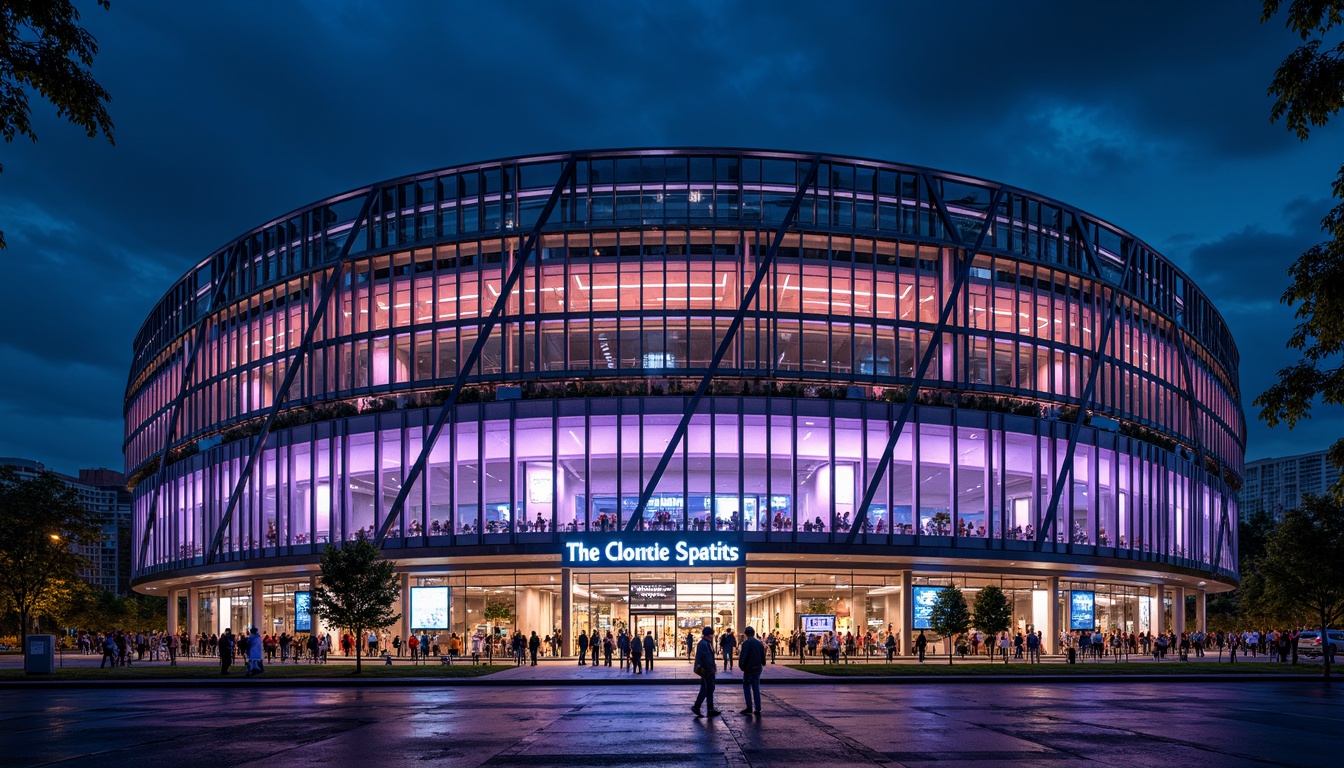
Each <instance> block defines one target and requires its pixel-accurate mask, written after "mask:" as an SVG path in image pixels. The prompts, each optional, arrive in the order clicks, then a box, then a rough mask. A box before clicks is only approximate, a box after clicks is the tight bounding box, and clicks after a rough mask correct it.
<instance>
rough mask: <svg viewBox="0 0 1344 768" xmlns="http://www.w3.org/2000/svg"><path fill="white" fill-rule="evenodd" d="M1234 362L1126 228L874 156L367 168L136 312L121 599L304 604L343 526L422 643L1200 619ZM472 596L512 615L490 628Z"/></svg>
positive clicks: (1213, 567)
mask: <svg viewBox="0 0 1344 768" xmlns="http://www.w3.org/2000/svg"><path fill="white" fill-rule="evenodd" d="M1237 360H1238V356H1237V350H1236V346H1235V344H1234V343H1233V340H1232V337H1231V335H1230V334H1229V332H1228V329H1227V326H1226V324H1225V323H1224V322H1223V319H1222V317H1221V316H1220V315H1219V313H1218V311H1217V310H1216V309H1215V308H1214V306H1213V305H1212V304H1211V303H1210V302H1209V300H1208V299H1207V298H1206V297H1205V295H1204V294H1203V293H1202V292H1201V291H1200V290H1199V289H1198V288H1197V287H1196V285H1195V283H1194V282H1193V281H1192V280H1191V279H1190V278H1189V277H1187V276H1186V275H1185V274H1184V273H1183V272H1182V271H1181V270H1180V269H1178V268H1177V267H1176V266H1174V265H1173V264H1172V263H1171V262H1170V261H1169V260H1168V259H1166V258H1164V257H1163V256H1162V255H1160V254H1159V253H1157V252H1155V251H1154V250H1153V249H1152V248H1150V247H1148V246H1147V245H1145V244H1144V243H1143V241H1141V240H1139V239H1138V238H1136V237H1135V236H1133V235H1131V234H1130V233H1128V232H1126V231H1124V230H1122V229H1120V228H1118V227H1116V226H1114V225H1112V224H1109V223H1107V222H1105V221H1102V220H1100V219H1098V218H1096V217H1094V216H1091V215H1089V214H1087V213H1084V212H1082V211H1079V210H1077V209H1076V208H1074V207H1072V206H1070V205H1068V204H1065V203H1062V202H1059V201H1055V200H1051V199H1049V198H1045V197H1042V196H1040V195H1036V194H1032V193H1030V192H1026V191H1023V190H1020V189H1016V188H1013V187H1010V186H1005V185H1003V184H999V183H995V182H990V181H985V180H982V179H977V178H972V177H967V176H961V175H956V174H951V173H944V172H941V171H935V170H930V169H926V168H919V167H912V166H906V165H899V164H894V163H887V162H879V161H872V160H865V159H858V158H847V157H836V156H830V155H814V154H801V153H788V152H768V151H744V150H728V149H651V150H615V151H593V152H575V153H561V154H554V155H542V156H531V157H518V158H511V159H507V160H502V161H492V162H486V163H479V164H472V165H463V166H458V167H453V168H447V169H442V170H437V171H432V172H427V173H423V174H417V175H413V176H407V177H404V178H400V179H395V180H391V181H387V182H382V183H379V184H375V185H372V186H368V187H364V188H361V189H357V190H353V191H351V192H347V193H345V194H341V195H337V196H335V197H332V198H330V199H327V200H323V201H321V202H318V203H315V204H313V205H310V206H307V207H304V208H302V209H300V210H297V211H294V212H292V213H289V214H286V215H284V216H282V217H279V218H277V219H275V220H273V221H270V222H267V223H265V224H263V225H261V226H259V227H257V228H255V229H253V230H251V231H249V232H247V233H246V234H244V235H242V236H241V237H239V238H237V239H236V240H234V241H232V242H230V243H228V244H226V245H225V246H224V247H222V248H220V249H219V250H218V251H216V252H215V253H213V254H211V255H209V256H208V257H207V258H205V259H204V260H202V261H201V262H200V263H199V264H198V265H197V266H196V267H195V268H193V269H192V270H191V271H190V272H188V273H187V274H186V275H185V276H184V277H182V278H181V279H180V280H179V281H178V282H177V283H175V284H174V285H173V286H172V287H171V288H170V289H169V290H168V292H167V294H166V295H165V296H164V297H163V299H162V300H161V301H160V302H159V303H158V305H157V306H155V307H154V309H153V311H152V312H151V313H150V315H149V317H148V319H147V320H146V321H145V323H144V325H143V327H142V328H141V330H140V332H139V333H138V335H137V337H136V339H135V346H134V362H133V364H132V368H131V372H130V377H129V381H128V384H127V391H126V401H125V414H126V436H125V455H126V471H127V476H128V477H129V479H130V480H129V481H130V483H131V484H132V485H133V486H134V531H135V536H134V543H135V565H134V585H135V588H136V589H137V590H140V591H145V592H148V593H150V594H159V595H169V596H172V597H174V598H176V599H173V600H171V601H170V619H169V620H170V623H172V624H174V625H176V626H181V627H183V628H189V629H190V630H191V631H192V632H199V631H205V632H213V631H218V630H219V629H221V628H222V627H224V626H232V627H235V628H237V627H241V626H247V625H258V626H260V627H262V628H263V629H265V630H266V631H280V630H282V629H283V630H287V631H290V632H293V631H296V630H297V631H300V632H302V631H305V630H306V629H307V628H308V627H310V626H312V625H311V618H310V617H309V615H308V611H307V608H306V606H307V597H308V595H309V593H311V590H312V588H313V585H314V579H315V574H316V571H317V563H318V560H319V558H320V555H321V552H322V550H323V548H324V547H325V546H327V545H328V544H335V545H338V546H339V545H340V544H341V543H342V542H347V541H351V540H353V539H355V538H356V537H360V536H366V537H369V538H370V539H372V540H374V541H376V542H377V544H378V545H379V546H380V547H382V549H383V550H384V552H385V553H386V555H387V556H388V557H389V558H392V559H394V560H395V561H396V563H397V569H398V572H399V573H400V575H401V579H402V582H403V587H404V589H403V601H404V603H405V605H404V606H403V610H402V612H403V614H404V618H403V621H402V624H401V626H400V627H394V628H393V629H392V630H391V631H390V632H389V634H400V635H401V636H402V637H405V636H406V635H407V633H408V631H410V630H412V629H421V628H424V629H430V630H439V631H441V632H457V633H459V634H461V633H470V632H473V631H475V630H477V629H479V628H482V627H485V626H487V625H490V624H502V625H505V626H509V627H512V626H517V627H518V628H519V629H522V630H524V631H525V632H527V631H531V630H537V632H538V633H539V634H550V633H553V632H555V631H557V630H559V631H560V632H561V634H562V635H563V637H564V639H565V641H566V644H569V643H570V641H572V639H573V638H575V637H576V636H577V634H578V632H579V631H580V630H585V631H586V630H589V629H592V628H599V629H605V628H608V627H616V626H623V625H624V626H631V627H634V628H638V629H639V630H640V632H641V633H643V632H644V631H653V632H655V634H656V636H657V637H658V638H659V639H660V640H661V641H663V642H664V643H667V644H669V645H670V647H671V648H672V649H675V647H676V638H677V637H678V636H684V635H685V634H686V631H687V630H688V629H692V628H698V627H700V626H702V625H712V626H716V627H718V626H734V627H737V628H738V629H739V630H740V629H741V628H742V627H743V626H745V625H747V624H750V625H753V626H755V627H756V628H757V630H758V631H766V630H771V629H776V628H778V629H780V630H782V631H784V632H786V633H787V632H788V631H789V630H792V629H797V628H803V627H806V628H808V629H812V630H817V629H820V628H824V627H828V626H832V627H835V628H837V629H839V630H841V631H851V630H852V631H855V632H856V633H859V632H863V631H866V630H869V629H871V630H874V631H877V632H885V631H886V630H887V628H888V627H890V628H892V629H893V630H894V631H895V632H896V634H897V636H898V638H899V639H900V642H901V644H902V646H903V647H908V644H909V641H910V636H911V633H912V632H913V631H916V630H917V629H919V628H920V627H922V626H925V625H927V610H928V605H929V601H930V600H931V597H932V594H933V592H934V591H935V590H936V589H938V588H940V587H941V586H943V585H946V584H955V585H957V586H959V587H963V588H965V589H967V590H971V591H974V590H976V589H979V588H982V587H984V586H986V585H990V584H994V585H999V586H1001V587H1002V588H1003V589H1004V590H1005V591H1006V592H1007V593H1008V595H1009V597H1010V598H1011V601H1012V605H1013V611H1014V617H1015V628H1016V629H1019V630H1037V629H1039V630H1042V631H1043V632H1044V634H1045V637H1046V638H1047V644H1048V645H1053V644H1054V642H1055V638H1056V636H1057V635H1058V632H1059V631H1060V630H1063V629H1067V628H1069V627H1082V626H1088V627H1091V626H1100V627H1102V628H1105V629H1109V628H1122V629H1128V630H1132V631H1146V630H1157V629H1166V628H1175V629H1177V630H1180V629H1182V628H1184V626H1185V623H1186V616H1185V611H1184V610H1179V609H1178V610H1173V609H1172V606H1173V605H1176V606H1184V605H1185V599H1186V597H1187V596H1191V595H1193V596H1195V597H1196V598H1197V599H1196V600H1195V601H1194V602H1195V605H1196V614H1195V615H1196V621H1202V618H1203V608H1202V606H1203V604H1204V600H1203V598H1204V595H1205V594H1206V593H1208V592H1216V591H1221V590H1226V589H1230V588H1231V587H1232V586H1234V585H1235V583H1236V579H1237V572H1236V563H1237V558H1236V549H1237V540H1236V530H1237V529H1236V520H1237V491H1238V490H1239V488H1240V485H1241V475H1242V472H1243V454H1244V441H1245V419H1244V416H1243V414H1242V411H1241V408H1240V405H1239V402H1240V399H1239V391H1238V386H1239V385H1238V378H1237ZM487 615H489V616H490V617H492V618H491V619H490V620H487V618H486V617H487Z"/></svg>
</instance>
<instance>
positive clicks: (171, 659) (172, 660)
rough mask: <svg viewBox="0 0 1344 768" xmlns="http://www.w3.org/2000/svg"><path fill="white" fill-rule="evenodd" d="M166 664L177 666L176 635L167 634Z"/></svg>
mask: <svg viewBox="0 0 1344 768" xmlns="http://www.w3.org/2000/svg"><path fill="white" fill-rule="evenodd" d="M168 666H170V667H176V666H177V635H168Z"/></svg>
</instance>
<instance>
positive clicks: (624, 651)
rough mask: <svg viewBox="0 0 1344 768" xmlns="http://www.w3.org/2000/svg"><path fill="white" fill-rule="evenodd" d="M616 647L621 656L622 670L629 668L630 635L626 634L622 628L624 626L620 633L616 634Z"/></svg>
mask: <svg viewBox="0 0 1344 768" xmlns="http://www.w3.org/2000/svg"><path fill="white" fill-rule="evenodd" d="M616 649H617V650H618V651H620V656H621V669H622V670H626V669H629V668H630V635H627V634H626V633H625V629H624V628H622V629H621V632H620V634H618V635H616Z"/></svg>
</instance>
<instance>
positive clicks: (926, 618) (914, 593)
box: [910, 587, 943, 629]
mask: <svg viewBox="0 0 1344 768" xmlns="http://www.w3.org/2000/svg"><path fill="white" fill-rule="evenodd" d="M942 591H943V588H942V587H911V588H910V592H911V597H912V598H913V599H914V601H915V605H914V607H915V623H914V626H913V627H912V628H913V629H933V625H932V624H931V623H929V622H930V619H932V618H933V601H934V600H937V599H938V593H939V592H942Z"/></svg>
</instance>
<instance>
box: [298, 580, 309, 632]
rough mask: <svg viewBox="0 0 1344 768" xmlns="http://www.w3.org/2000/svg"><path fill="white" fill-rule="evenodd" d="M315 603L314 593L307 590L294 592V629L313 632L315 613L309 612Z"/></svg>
mask: <svg viewBox="0 0 1344 768" xmlns="http://www.w3.org/2000/svg"><path fill="white" fill-rule="evenodd" d="M312 605H313V593H312V592H309V591H307V590H304V591H302V592H295V593H294V631H295V632H312V631H313V615H312V614H311V613H310V612H309V611H310V610H311V609H312Z"/></svg>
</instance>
